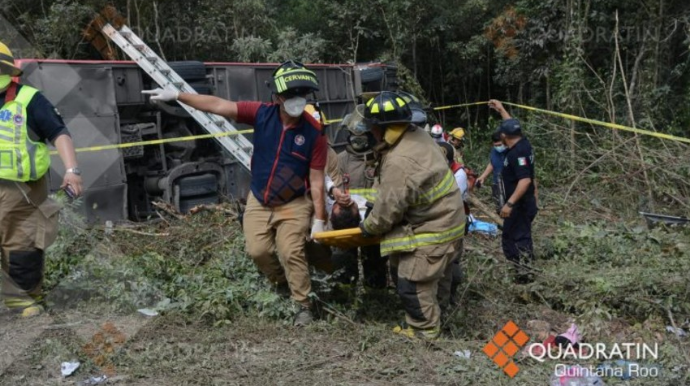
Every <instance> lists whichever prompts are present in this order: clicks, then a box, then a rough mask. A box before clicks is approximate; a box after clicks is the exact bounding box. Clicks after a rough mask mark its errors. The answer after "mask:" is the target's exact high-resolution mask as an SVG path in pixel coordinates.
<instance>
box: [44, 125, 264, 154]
mask: <svg viewBox="0 0 690 386" xmlns="http://www.w3.org/2000/svg"><path fill="white" fill-rule="evenodd" d="M253 132H254V129H249V130H240V131H233V132H228V133H218V134H201V135H188V136H186V137H177V138H165V139H153V140H150V141H139V142H128V143H118V144H112V145H101V146H90V147H81V148H79V149H75V151H76V152H77V153H84V152H90V151H103V150H113V149H124V148H128V147H136V146H146V145H160V144H164V143H172V142H184V141H193V140H195V139H209V138H219V137H230V136H233V135H238V134H249V133H253ZM50 154H52V155H55V154H58V153H57V151H51V152H50Z"/></svg>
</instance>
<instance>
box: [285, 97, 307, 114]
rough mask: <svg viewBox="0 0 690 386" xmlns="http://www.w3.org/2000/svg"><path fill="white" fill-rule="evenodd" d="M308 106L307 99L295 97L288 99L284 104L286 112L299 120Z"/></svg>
mask: <svg viewBox="0 0 690 386" xmlns="http://www.w3.org/2000/svg"><path fill="white" fill-rule="evenodd" d="M306 106H307V98H304V97H293V98H290V99H286V100H285V102H283V107H284V108H285V112H286V113H287V114H288V115H289V116H291V117H293V118H297V117H299V116H300V115H302V112H303V111H304V108H305V107H306Z"/></svg>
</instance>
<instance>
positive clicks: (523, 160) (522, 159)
mask: <svg viewBox="0 0 690 386" xmlns="http://www.w3.org/2000/svg"><path fill="white" fill-rule="evenodd" d="M518 165H520V166H527V158H525V157H520V158H518Z"/></svg>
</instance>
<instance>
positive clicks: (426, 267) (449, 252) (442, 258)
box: [390, 240, 460, 329]
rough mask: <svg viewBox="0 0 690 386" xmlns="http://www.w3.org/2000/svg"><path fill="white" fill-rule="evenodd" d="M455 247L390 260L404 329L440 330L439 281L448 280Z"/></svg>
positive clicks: (428, 249) (435, 247)
mask: <svg viewBox="0 0 690 386" xmlns="http://www.w3.org/2000/svg"><path fill="white" fill-rule="evenodd" d="M459 243H460V240H458V241H455V242H452V243H448V244H442V245H439V246H433V247H424V248H419V249H417V250H415V251H414V252H405V253H396V254H393V255H391V256H390V261H391V265H392V266H393V267H397V271H398V295H400V300H401V301H402V304H403V308H404V309H405V321H406V322H407V324H408V325H410V326H412V327H414V328H418V329H429V328H438V327H440V326H441V309H440V307H439V302H438V298H437V296H438V287H439V281H440V280H441V279H442V278H444V277H447V278H450V277H451V270H452V264H451V262H452V261H453V259H455V258H456V256H457V252H458V250H459V248H460V244H459Z"/></svg>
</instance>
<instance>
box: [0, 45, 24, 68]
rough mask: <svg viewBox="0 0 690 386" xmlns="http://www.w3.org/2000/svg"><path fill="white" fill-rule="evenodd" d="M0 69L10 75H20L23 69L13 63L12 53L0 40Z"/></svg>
mask: <svg viewBox="0 0 690 386" xmlns="http://www.w3.org/2000/svg"><path fill="white" fill-rule="evenodd" d="M0 70H2V73H3V74H9V75H10V76H21V75H22V73H23V71H22V70H21V69H19V68H18V67H16V66H15V65H14V55H12V51H10V49H9V48H8V47H7V46H6V45H5V44H4V43H2V42H0Z"/></svg>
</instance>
